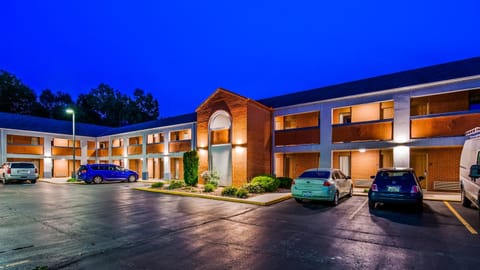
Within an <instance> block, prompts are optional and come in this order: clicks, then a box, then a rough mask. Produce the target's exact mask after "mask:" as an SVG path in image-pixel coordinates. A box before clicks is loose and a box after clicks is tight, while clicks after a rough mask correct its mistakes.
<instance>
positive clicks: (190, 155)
mask: <svg viewBox="0 0 480 270" xmlns="http://www.w3.org/2000/svg"><path fill="white" fill-rule="evenodd" d="M198 166H199V165H198V154H197V151H195V150H192V151H188V152H185V153H183V175H184V178H185V184H187V185H188V186H196V185H197V183H198Z"/></svg>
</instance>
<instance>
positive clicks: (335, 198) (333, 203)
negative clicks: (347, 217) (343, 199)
mask: <svg viewBox="0 0 480 270" xmlns="http://www.w3.org/2000/svg"><path fill="white" fill-rule="evenodd" d="M332 205H333V206H337V205H338V191H336V192H335V196H333V201H332Z"/></svg>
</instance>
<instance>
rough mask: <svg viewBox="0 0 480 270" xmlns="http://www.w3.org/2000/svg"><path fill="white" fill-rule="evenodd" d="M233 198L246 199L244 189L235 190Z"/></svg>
mask: <svg viewBox="0 0 480 270" xmlns="http://www.w3.org/2000/svg"><path fill="white" fill-rule="evenodd" d="M235 196H237V198H247V197H248V191H247V190H246V189H244V188H240V189H238V190H237V192H235Z"/></svg>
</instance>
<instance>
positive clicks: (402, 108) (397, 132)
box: [393, 94, 410, 167]
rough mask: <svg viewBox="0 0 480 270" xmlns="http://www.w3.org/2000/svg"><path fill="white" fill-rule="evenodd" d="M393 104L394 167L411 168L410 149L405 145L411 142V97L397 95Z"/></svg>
mask: <svg viewBox="0 0 480 270" xmlns="http://www.w3.org/2000/svg"><path fill="white" fill-rule="evenodd" d="M393 104H394V105H393V106H394V117H393V142H394V143H395V144H396V146H395V147H394V148H393V166H394V167H410V147H409V146H406V145H403V144H406V143H408V142H409V141H410V95H409V94H402V95H395V96H394V97H393Z"/></svg>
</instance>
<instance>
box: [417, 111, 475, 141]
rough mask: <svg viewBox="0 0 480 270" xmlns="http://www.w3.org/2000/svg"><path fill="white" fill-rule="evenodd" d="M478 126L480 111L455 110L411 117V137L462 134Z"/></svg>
mask: <svg viewBox="0 0 480 270" xmlns="http://www.w3.org/2000/svg"><path fill="white" fill-rule="evenodd" d="M478 126H480V112H455V113H443V114H436V115H424V116H416V117H412V119H411V121H410V131H411V138H412V139H418V138H432V137H449V136H464V134H465V131H467V130H470V129H472V128H474V127H478Z"/></svg>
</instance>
